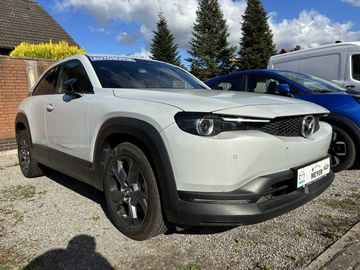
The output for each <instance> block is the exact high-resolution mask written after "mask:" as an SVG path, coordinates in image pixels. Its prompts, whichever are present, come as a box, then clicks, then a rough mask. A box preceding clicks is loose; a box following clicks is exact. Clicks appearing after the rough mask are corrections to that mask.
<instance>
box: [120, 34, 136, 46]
mask: <svg viewBox="0 0 360 270" xmlns="http://www.w3.org/2000/svg"><path fill="white" fill-rule="evenodd" d="M138 38H139V35H138V34H133V35H131V34H129V33H128V32H122V33H120V34H118V35H117V36H116V40H117V41H118V42H119V43H124V44H133V43H134V42H135V41H136V40H137V39H138Z"/></svg>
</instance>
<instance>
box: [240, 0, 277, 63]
mask: <svg viewBox="0 0 360 270" xmlns="http://www.w3.org/2000/svg"><path fill="white" fill-rule="evenodd" d="M267 19H268V16H267V14H266V11H265V9H264V7H263V6H262V4H261V1H260V0H248V1H247V7H246V10H245V14H244V15H243V24H242V27H241V30H242V38H241V41H240V51H239V55H240V60H239V68H240V69H241V70H246V69H261V68H266V66H267V62H268V59H269V57H270V56H272V55H274V54H276V50H275V45H274V42H273V34H272V31H271V29H270V27H269V24H268V21H267Z"/></svg>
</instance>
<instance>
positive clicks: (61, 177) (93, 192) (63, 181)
mask: <svg viewBox="0 0 360 270" xmlns="http://www.w3.org/2000/svg"><path fill="white" fill-rule="evenodd" d="M44 174H45V176H46V177H48V178H49V179H51V180H53V181H55V182H56V183H58V184H60V185H62V186H64V187H66V188H68V189H70V190H72V191H74V192H76V193H78V194H80V195H82V196H84V197H86V198H88V199H90V200H92V201H93V202H95V203H97V204H99V205H100V206H101V209H102V210H103V211H104V213H105V215H106V217H107V218H108V219H109V220H110V221H111V218H110V213H109V212H108V210H107V207H106V201H105V196H104V193H103V192H102V191H100V190H97V189H96V188H94V187H93V186H90V185H88V184H86V183H83V182H81V181H79V180H77V179H75V178H72V177H70V176H67V175H65V174H62V173H60V172H58V171H55V170H53V169H50V168H44Z"/></svg>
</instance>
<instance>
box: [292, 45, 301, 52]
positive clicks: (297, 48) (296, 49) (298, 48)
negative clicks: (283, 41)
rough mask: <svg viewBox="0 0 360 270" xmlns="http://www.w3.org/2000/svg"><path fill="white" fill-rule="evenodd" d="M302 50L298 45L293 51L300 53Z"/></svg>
mask: <svg viewBox="0 0 360 270" xmlns="http://www.w3.org/2000/svg"><path fill="white" fill-rule="evenodd" d="M301 49H302V48H301V46H300V45H296V46H295V48H294V49H293V51H300V50H301Z"/></svg>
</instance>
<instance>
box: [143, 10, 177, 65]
mask: <svg viewBox="0 0 360 270" xmlns="http://www.w3.org/2000/svg"><path fill="white" fill-rule="evenodd" d="M156 28H157V29H156V31H153V32H154V38H153V39H152V44H151V47H150V52H151V54H152V59H155V60H160V61H164V62H167V63H170V64H174V65H177V66H181V60H180V56H179V51H178V46H177V44H175V39H174V36H173V35H172V33H171V32H170V30H169V28H168V25H167V21H166V18H165V16H164V15H163V14H162V13H160V14H159V21H158V22H157V23H156Z"/></svg>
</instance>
